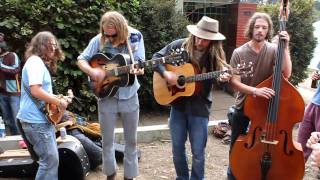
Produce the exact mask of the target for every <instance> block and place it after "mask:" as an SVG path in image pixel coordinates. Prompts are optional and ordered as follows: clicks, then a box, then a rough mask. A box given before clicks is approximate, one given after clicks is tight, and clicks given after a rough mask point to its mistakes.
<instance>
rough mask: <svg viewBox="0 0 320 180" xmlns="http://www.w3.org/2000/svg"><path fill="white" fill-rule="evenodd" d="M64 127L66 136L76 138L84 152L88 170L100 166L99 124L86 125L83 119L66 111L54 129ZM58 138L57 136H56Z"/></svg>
mask: <svg viewBox="0 0 320 180" xmlns="http://www.w3.org/2000/svg"><path fill="white" fill-rule="evenodd" d="M62 126H65V127H66V130H67V134H68V135H71V136H73V137H75V138H77V139H78V140H79V141H80V142H81V144H82V146H83V148H84V150H85V151H86V153H87V155H88V157H89V161H90V169H95V168H96V167H97V166H99V165H100V164H102V148H101V132H100V125H99V123H88V122H87V121H86V119H85V118H84V117H81V116H79V115H77V114H74V113H72V112H70V111H66V112H65V113H64V115H63V117H62V120H61V123H59V124H58V125H56V129H57V130H59V129H60V127H62ZM57 136H58V135H57Z"/></svg>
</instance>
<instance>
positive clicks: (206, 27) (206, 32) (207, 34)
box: [187, 16, 226, 40]
mask: <svg viewBox="0 0 320 180" xmlns="http://www.w3.org/2000/svg"><path fill="white" fill-rule="evenodd" d="M187 29H188V31H189V32H190V33H191V34H193V35H194V36H197V37H199V38H202V39H208V40H225V39H226V37H225V36H224V35H223V34H221V33H219V21H217V20H215V19H212V18H210V17H208V16H203V17H202V18H201V20H200V21H199V22H198V23H197V25H188V26H187Z"/></svg>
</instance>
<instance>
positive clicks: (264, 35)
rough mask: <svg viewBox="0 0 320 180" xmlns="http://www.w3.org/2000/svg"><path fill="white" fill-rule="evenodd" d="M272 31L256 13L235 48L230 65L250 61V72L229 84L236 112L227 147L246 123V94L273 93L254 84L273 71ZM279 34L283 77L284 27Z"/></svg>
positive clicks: (286, 64)
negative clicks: (244, 109)
mask: <svg viewBox="0 0 320 180" xmlns="http://www.w3.org/2000/svg"><path fill="white" fill-rule="evenodd" d="M272 34H273V24H272V21H271V18H270V16H269V15H268V14H266V13H255V14H254V15H253V16H252V17H251V18H250V20H249V22H248V25H247V29H246V32H245V35H246V37H247V38H248V39H249V40H250V41H249V42H247V43H245V44H244V45H242V46H240V47H238V48H237V49H235V50H234V52H233V54H232V57H231V60H230V65H231V66H232V67H237V65H238V64H242V63H246V64H249V63H253V75H252V76H247V77H240V76H237V75H234V76H232V78H231V81H230V83H231V85H232V86H233V88H234V89H235V90H237V91H238V94H237V97H236V101H235V112H234V114H233V116H232V120H231V143H230V151H231V149H232V146H233V144H234V143H235V141H236V139H237V138H238V136H239V135H241V134H245V133H246V131H247V128H248V125H249V119H248V117H246V116H245V115H244V114H243V103H244V100H245V98H246V96H248V95H251V96H254V97H256V96H259V97H263V98H267V99H270V98H271V97H272V96H274V94H275V92H274V90H273V89H270V88H268V87H261V88H256V86H257V85H258V84H259V83H261V82H262V81H263V80H265V79H267V78H268V77H269V76H271V75H272V74H273V69H274V68H273V66H274V65H275V59H276V52H277V44H276V43H270V42H268V41H270V40H271V37H272ZM279 36H280V38H282V39H284V40H285V42H286V43H285V47H284V59H283V65H282V73H283V76H284V77H285V78H289V77H290V75H291V69H292V67H291V66H292V65H291V58H290V54H289V35H288V33H287V32H286V31H282V32H280V33H279ZM228 179H229V180H230V179H235V177H234V176H233V174H232V170H231V171H230V168H229V169H228Z"/></svg>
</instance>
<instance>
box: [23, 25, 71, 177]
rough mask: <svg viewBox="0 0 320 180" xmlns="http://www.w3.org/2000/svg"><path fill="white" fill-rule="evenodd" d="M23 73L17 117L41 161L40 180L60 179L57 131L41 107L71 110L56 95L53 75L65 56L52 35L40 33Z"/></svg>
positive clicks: (30, 47) (37, 175)
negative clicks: (52, 106)
mask: <svg viewBox="0 0 320 180" xmlns="http://www.w3.org/2000/svg"><path fill="white" fill-rule="evenodd" d="M25 59H26V62H25V65H24V67H23V69H22V79H21V87H22V88H21V100H20V109H19V112H18V115H17V118H18V120H19V121H20V123H21V126H22V130H23V132H22V133H23V134H24V135H25V138H26V141H28V142H29V143H30V144H31V145H32V148H33V151H34V152H35V154H36V155H37V157H38V161H37V162H38V164H39V168H38V171H37V174H36V177H35V179H36V180H43V179H52V180H55V179H58V166H59V154H58V148H57V143H56V135H55V127H54V125H53V124H52V123H50V122H49V121H48V119H47V118H46V116H45V114H44V113H43V112H42V111H41V110H40V109H39V108H40V107H38V106H39V105H37V104H40V105H41V106H44V104H45V103H50V104H55V105H57V106H58V107H60V108H62V109H66V108H67V106H68V101H67V99H63V98H62V99H59V98H57V97H56V96H55V95H54V94H53V92H52V80H51V75H50V72H55V71H56V68H57V64H56V63H57V61H58V60H63V59H64V54H63V52H62V50H61V47H60V45H59V43H58V41H57V39H56V37H55V36H54V35H53V34H52V33H51V32H48V31H42V32H39V33H37V34H36V35H35V36H34V37H33V38H32V40H31V42H30V44H29V45H28V47H27V50H26V52H25Z"/></svg>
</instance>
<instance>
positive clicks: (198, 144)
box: [153, 16, 231, 180]
mask: <svg viewBox="0 0 320 180" xmlns="http://www.w3.org/2000/svg"><path fill="white" fill-rule="evenodd" d="M187 29H188V31H189V32H190V34H189V37H188V38H185V39H179V40H176V41H173V42H171V43H170V44H168V45H167V46H166V47H164V48H163V49H161V50H160V51H159V52H157V53H155V54H154V55H153V57H154V58H159V57H163V56H167V55H169V54H170V53H171V52H172V50H176V49H180V48H183V49H185V50H186V51H187V52H188V54H189V60H190V62H191V64H192V65H193V66H194V67H196V68H197V69H198V70H199V71H200V73H206V72H210V71H217V70H223V69H225V67H224V65H226V62H225V53H224V51H223V49H222V40H224V39H225V36H224V35H222V34H221V33H219V22H218V21H217V20H215V19H212V18H209V17H207V16H203V17H202V19H201V20H200V21H199V22H198V23H197V25H188V26H187ZM155 71H157V72H158V73H159V74H160V75H161V76H162V77H163V78H165V79H166V80H167V82H168V84H170V85H173V86H174V85H176V84H177V74H175V73H174V72H172V71H168V70H166V68H165V66H163V65H158V66H157V67H155ZM230 77H231V76H230V75H229V74H224V75H222V76H220V77H219V78H218V79H219V81H225V82H226V81H229V79H230ZM213 82H215V81H214V80H205V81H202V82H201V83H202V84H201V89H200V92H198V93H194V94H193V95H192V96H188V97H182V98H181V99H179V101H177V102H174V103H173V104H172V106H171V112H170V121H169V126H170V133H171V140H172V153H173V162H174V166H175V169H176V174H177V179H179V180H184V179H185V180H187V179H197V180H199V179H204V169H205V147H206V143H207V135H208V121H209V114H210V108H211V104H212V95H211V92H212V91H211V89H212V85H213ZM187 137H189V141H190V144H191V152H192V169H191V175H189V169H188V161H187V156H186V151H185V143H186V140H187Z"/></svg>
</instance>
